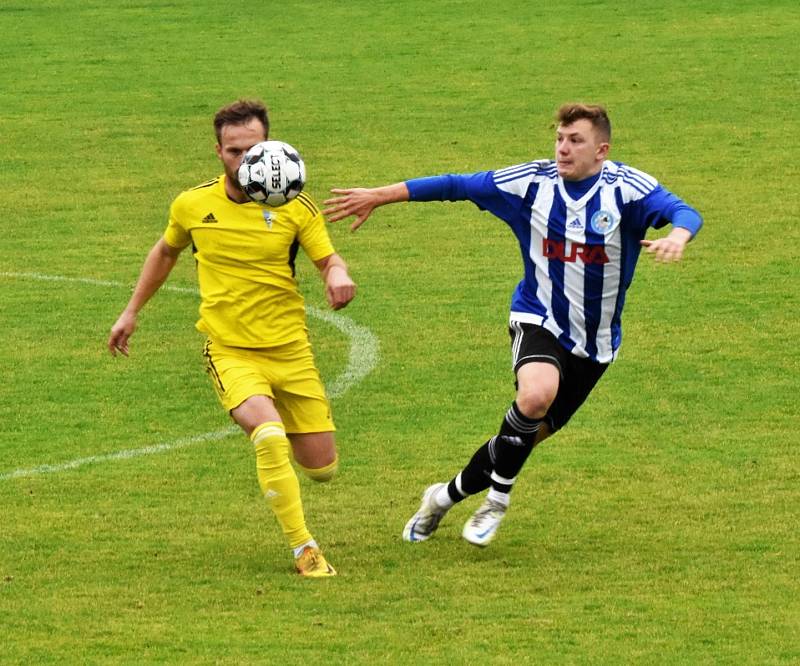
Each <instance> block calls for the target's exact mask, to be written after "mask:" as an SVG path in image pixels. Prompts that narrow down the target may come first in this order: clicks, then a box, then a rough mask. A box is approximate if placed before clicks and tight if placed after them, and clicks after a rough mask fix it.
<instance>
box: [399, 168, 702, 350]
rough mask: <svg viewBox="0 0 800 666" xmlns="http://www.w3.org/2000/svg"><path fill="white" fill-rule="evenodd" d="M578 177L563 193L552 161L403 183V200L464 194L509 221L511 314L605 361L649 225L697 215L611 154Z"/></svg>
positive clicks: (618, 332) (695, 219)
mask: <svg viewBox="0 0 800 666" xmlns="http://www.w3.org/2000/svg"><path fill="white" fill-rule="evenodd" d="M592 181H593V182H592ZM583 184H584V193H583V194H582V195H580V196H579V198H573V197H572V196H570V193H569V192H568V186H572V185H573V184H572V183H570V184H566V185H565V183H564V181H563V179H561V178H560V177H559V176H558V173H557V171H556V164H555V162H554V161H552V160H540V161H535V162H527V163H525V164H519V165H517V166H512V167H508V168H505V169H499V170H497V171H484V172H480V173H474V174H460V175H457V174H447V175H443V176H434V177H429V178H416V179H413V180H409V181H407V182H406V185H407V186H408V190H409V194H410V199H411V201H464V200H468V201H472V202H473V203H475V204H476V205H477V206H478V207H479V208H481V209H482V210H487V211H489V212H490V213H492V214H494V215H495V216H497V217H499V218H500V219H501V220H503V221H504V222H505V223H506V224H508V226H509V227H510V228H511V230H512V231H513V232H514V234H515V235H516V237H517V239H518V241H519V244H520V250H521V252H522V261H523V265H524V269H525V275H524V277H523V279H522V280H521V281H520V283H519V284H518V285H517V288H516V290H515V291H514V294H513V296H512V299H511V314H510V320H511V321H512V322H528V323H532V324H538V325H541V326H543V327H544V328H546V329H547V330H549V331H550V332H551V333H553V334H554V335H555V336H556V337H557V338H558V340H559V342H560V343H561V344H562V345H563V346H564V347H565V348H566V349H567V350H569V351H570V352H571V353H573V354H575V355H576V356H580V357H582V358H587V357H588V358H590V359H592V360H594V361H597V362H599V363H609V362H611V361H613V360H614V358H616V355H617V351H618V349H619V346H620V343H621V340H622V329H621V316H622V308H623V305H624V304H625V292H626V291H627V289H628V287H629V286H630V283H631V280H632V279H633V272H634V269H635V267H636V261H637V260H638V258H639V252H640V250H641V246H640V244H639V241H641V240H642V239H643V238H644V236H645V233H646V232H647V229H648V227H656V228H658V227H662V226H664V225H665V224H667V223H668V222H672V223H673V224H676V225H677V226H682V227H685V228H687V229H689V230H690V231H691V232H692V234H694V233H696V232H697V231H698V230H699V228H700V226H701V224H702V219H701V218H700V215H699V214H698V213H697V212H696V211H695V210H694V209H692V208H690V207H689V206H688V205H687V204H685V203H684V202H683V201H682V200H681V199H679V198H678V197H677V196H675V195H674V194H672V193H671V192H668V191H667V190H665V189H664V188H663V187H661V186H660V185H659V184H658V182H657V181H656V180H655V179H654V178H652V177H651V176H649V175H647V174H646V173H644V172H642V171H639V170H637V169H634V168H632V167H630V166H626V165H624V164H620V163H618V162H611V161H606V162H604V164H603V168H602V170H601V171H600V173H599V175H598V176H594V177H592V179H589V181H588V182H587V181H583ZM578 185H580V183H579V184H578ZM586 185H588V189H585V187H586ZM570 189H572V190H573V191H574V188H573V187H570ZM676 218H677V219H676Z"/></svg>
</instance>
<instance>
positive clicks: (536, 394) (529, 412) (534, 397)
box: [517, 386, 556, 419]
mask: <svg viewBox="0 0 800 666" xmlns="http://www.w3.org/2000/svg"><path fill="white" fill-rule="evenodd" d="M555 397H556V396H555V393H553V392H552V391H550V390H548V389H546V388H542V387H540V386H527V387H524V388H523V387H520V389H519V391H518V392H517V407H519V410H520V411H521V412H522V413H523V414H524V415H525V416H527V417H528V418H529V419H541V418H543V417H544V415H545V414H547V410H548V409H550V405H552V404H553V400H555Z"/></svg>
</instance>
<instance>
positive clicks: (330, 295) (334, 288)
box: [325, 266, 356, 310]
mask: <svg viewBox="0 0 800 666" xmlns="http://www.w3.org/2000/svg"><path fill="white" fill-rule="evenodd" d="M355 296H356V283H355V282H353V280H352V279H350V276H349V275H348V273H347V270H346V269H345V268H343V267H341V266H332V267H331V269H330V270H329V271H328V272H327V274H326V276H325V298H327V299H328V305H330V306H331V307H332V308H333V309H334V310H341V309H342V308H343V307H345V306H346V305H347V304H348V303H349V302H350V301H352V300H353V299H354V298H355Z"/></svg>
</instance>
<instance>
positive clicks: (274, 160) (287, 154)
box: [237, 141, 306, 206]
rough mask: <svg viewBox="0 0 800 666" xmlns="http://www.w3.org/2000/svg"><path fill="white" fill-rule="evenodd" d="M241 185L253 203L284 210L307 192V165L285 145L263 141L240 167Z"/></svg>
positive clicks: (290, 147) (243, 160)
mask: <svg viewBox="0 0 800 666" xmlns="http://www.w3.org/2000/svg"><path fill="white" fill-rule="evenodd" d="M237 175H238V177H239V184H240V185H241V186H242V189H243V190H244V193H245V194H246V195H247V196H248V197H250V199H252V200H253V201H255V202H256V203H260V204H267V205H268V206H283V204H285V203H287V202H288V201H291V200H292V199H294V198H295V197H296V196H297V195H298V194H300V192H302V191H303V186H304V185H305V184H306V165H305V163H304V162H303V158H302V157H300V153H298V152H297V151H296V150H295V149H294V148H292V146H290V145H289V144H288V143H284V142H283V141H262V142H261V143H257V144H256V145H255V146H253V147H252V148H251V149H250V150H248V151H247V152H246V153H245V155H244V157H243V158H242V164H241V166H239V173H238V174H237Z"/></svg>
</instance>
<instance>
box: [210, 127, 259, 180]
mask: <svg viewBox="0 0 800 666" xmlns="http://www.w3.org/2000/svg"><path fill="white" fill-rule="evenodd" d="M219 134H220V136H219V143H218V144H217V156H218V157H219V159H220V160H222V164H223V165H224V167H225V176H226V184H227V185H229V186H230V187H233V188H234V190H238V191H239V192H241V190H242V188H241V187H240V186H239V180H238V178H237V177H236V172H237V171H239V165H240V164H241V163H242V157H244V154H245V153H246V152H247V151H248V150H250V148H252V147H253V146H255V145H256V144H257V143H259V142H260V141H266V139H267V133H266V131H265V130H264V125H262V124H261V121H260V120H259V119H258V118H251V119H250V120H249V121H248V122H246V123H244V124H243V125H223V126H222V129H221V130H220V133H219ZM242 194H244V193H242Z"/></svg>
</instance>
